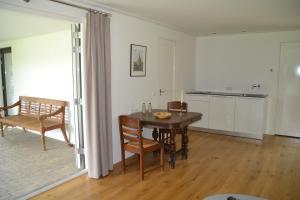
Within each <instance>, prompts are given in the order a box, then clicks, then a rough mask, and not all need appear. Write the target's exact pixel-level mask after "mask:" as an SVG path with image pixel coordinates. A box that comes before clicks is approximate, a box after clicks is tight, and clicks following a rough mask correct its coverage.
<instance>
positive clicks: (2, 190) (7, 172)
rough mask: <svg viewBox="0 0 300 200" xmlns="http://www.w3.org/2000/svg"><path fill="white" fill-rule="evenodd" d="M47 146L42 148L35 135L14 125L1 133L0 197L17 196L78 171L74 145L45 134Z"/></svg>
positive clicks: (14, 197) (12, 197) (2, 198)
mask: <svg viewBox="0 0 300 200" xmlns="http://www.w3.org/2000/svg"><path fill="white" fill-rule="evenodd" d="M49 134H51V133H49ZM46 135H47V133H46ZM46 146H47V151H43V150H42V147H41V141H40V137H39V135H38V134H35V133H31V132H28V131H27V132H26V133H25V132H24V131H23V130H21V129H17V128H13V129H7V130H6V131H5V136H4V137H1V136H0V200H4V199H5V200H6V199H18V198H20V197H21V196H24V195H26V194H29V193H31V192H33V191H35V190H37V189H40V188H42V187H44V186H47V185H49V184H52V183H54V182H56V181H58V180H61V179H63V178H65V177H68V176H70V175H73V174H75V173H77V172H78V171H79V169H77V168H76V162H75V153H74V148H72V147H69V146H67V145H65V144H64V142H62V141H58V140H55V139H51V138H48V137H47V138H46Z"/></svg>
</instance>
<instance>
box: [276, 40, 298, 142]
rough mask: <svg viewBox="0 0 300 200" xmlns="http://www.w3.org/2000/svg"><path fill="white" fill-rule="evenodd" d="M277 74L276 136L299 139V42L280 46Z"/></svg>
mask: <svg viewBox="0 0 300 200" xmlns="http://www.w3.org/2000/svg"><path fill="white" fill-rule="evenodd" d="M279 73H280V74H279V96H278V97H279V98H278V99H279V102H278V112H277V114H278V115H277V125H278V127H277V134H279V135H287V136H295V137H300V42H295V43H283V44H282V45H281V54H280V72H279Z"/></svg>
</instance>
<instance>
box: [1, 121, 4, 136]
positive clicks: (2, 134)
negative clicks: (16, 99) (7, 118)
mask: <svg viewBox="0 0 300 200" xmlns="http://www.w3.org/2000/svg"><path fill="white" fill-rule="evenodd" d="M0 128H1V136H2V137H4V132H3V124H2V123H0Z"/></svg>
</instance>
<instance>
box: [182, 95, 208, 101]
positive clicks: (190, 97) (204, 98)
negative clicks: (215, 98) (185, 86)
mask: <svg viewBox="0 0 300 200" xmlns="http://www.w3.org/2000/svg"><path fill="white" fill-rule="evenodd" d="M185 99H186V100H187V101H205V102H208V101H209V96H208V95H202V94H186V95H185Z"/></svg>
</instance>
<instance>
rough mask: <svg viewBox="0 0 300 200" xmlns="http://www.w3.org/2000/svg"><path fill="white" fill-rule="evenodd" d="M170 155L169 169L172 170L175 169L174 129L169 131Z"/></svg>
mask: <svg viewBox="0 0 300 200" xmlns="http://www.w3.org/2000/svg"><path fill="white" fill-rule="evenodd" d="M170 131H171V133H170V155H169V166H170V168H174V167H175V162H176V157H175V154H176V141H175V137H176V129H171V130H170Z"/></svg>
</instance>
